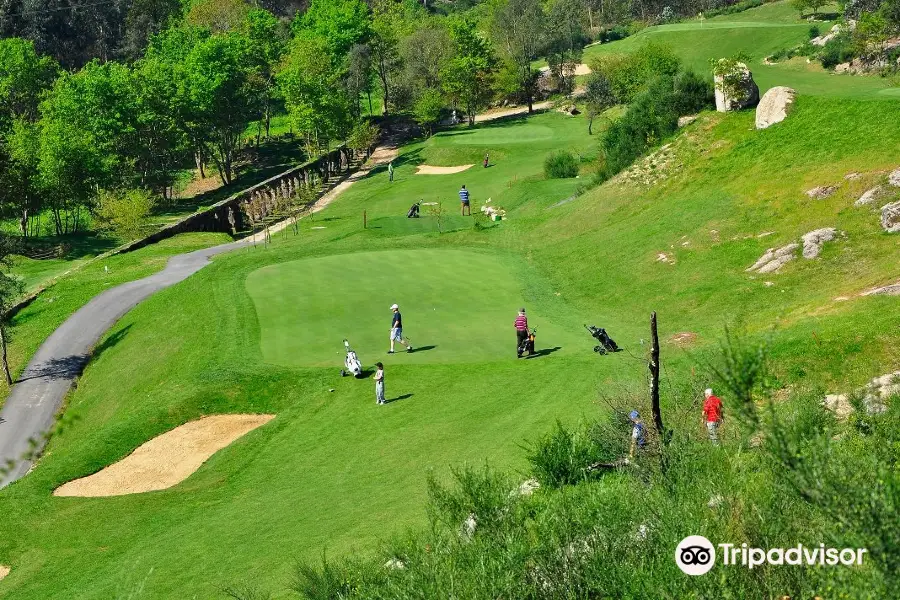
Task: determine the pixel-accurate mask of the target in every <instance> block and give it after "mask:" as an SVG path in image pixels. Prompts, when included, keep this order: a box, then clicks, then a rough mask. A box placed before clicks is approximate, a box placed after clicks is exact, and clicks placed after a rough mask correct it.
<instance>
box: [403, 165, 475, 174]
mask: <svg viewBox="0 0 900 600" xmlns="http://www.w3.org/2000/svg"><path fill="white" fill-rule="evenodd" d="M474 166H475V165H459V166H456V167H432V166H431V165H419V166H418V167H416V175H453V174H454V173H462V172H463V171H465V170H467V169H471V168H472V167H474Z"/></svg>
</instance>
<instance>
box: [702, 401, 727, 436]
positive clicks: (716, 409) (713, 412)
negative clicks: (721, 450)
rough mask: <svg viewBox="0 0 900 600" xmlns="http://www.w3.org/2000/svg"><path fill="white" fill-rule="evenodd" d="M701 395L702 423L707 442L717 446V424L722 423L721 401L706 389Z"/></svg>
mask: <svg viewBox="0 0 900 600" xmlns="http://www.w3.org/2000/svg"><path fill="white" fill-rule="evenodd" d="M703 395H704V396H705V397H706V400H705V401H704V402H703V421H704V422H705V423H706V431H707V432H708V433H709V441H710V442H712V443H713V445H714V446H718V445H719V424H720V423H721V422H722V401H721V400H719V398H718V397H716V396H714V395H713V391H712V390H711V389H707V390H706V391H705V392H704V393H703Z"/></svg>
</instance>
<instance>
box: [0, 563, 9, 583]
mask: <svg viewBox="0 0 900 600" xmlns="http://www.w3.org/2000/svg"><path fill="white" fill-rule="evenodd" d="M7 575H9V567H7V566H6V565H0V581H2V580H3V578H4V577H6V576H7Z"/></svg>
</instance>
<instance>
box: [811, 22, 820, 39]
mask: <svg viewBox="0 0 900 600" xmlns="http://www.w3.org/2000/svg"><path fill="white" fill-rule="evenodd" d="M817 37H819V26H818V25H813V26H812V27H810V28H809V39H813V38H817Z"/></svg>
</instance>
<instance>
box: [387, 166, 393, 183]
mask: <svg viewBox="0 0 900 600" xmlns="http://www.w3.org/2000/svg"><path fill="white" fill-rule="evenodd" d="M388 181H394V161H391V162H389V163H388Z"/></svg>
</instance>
